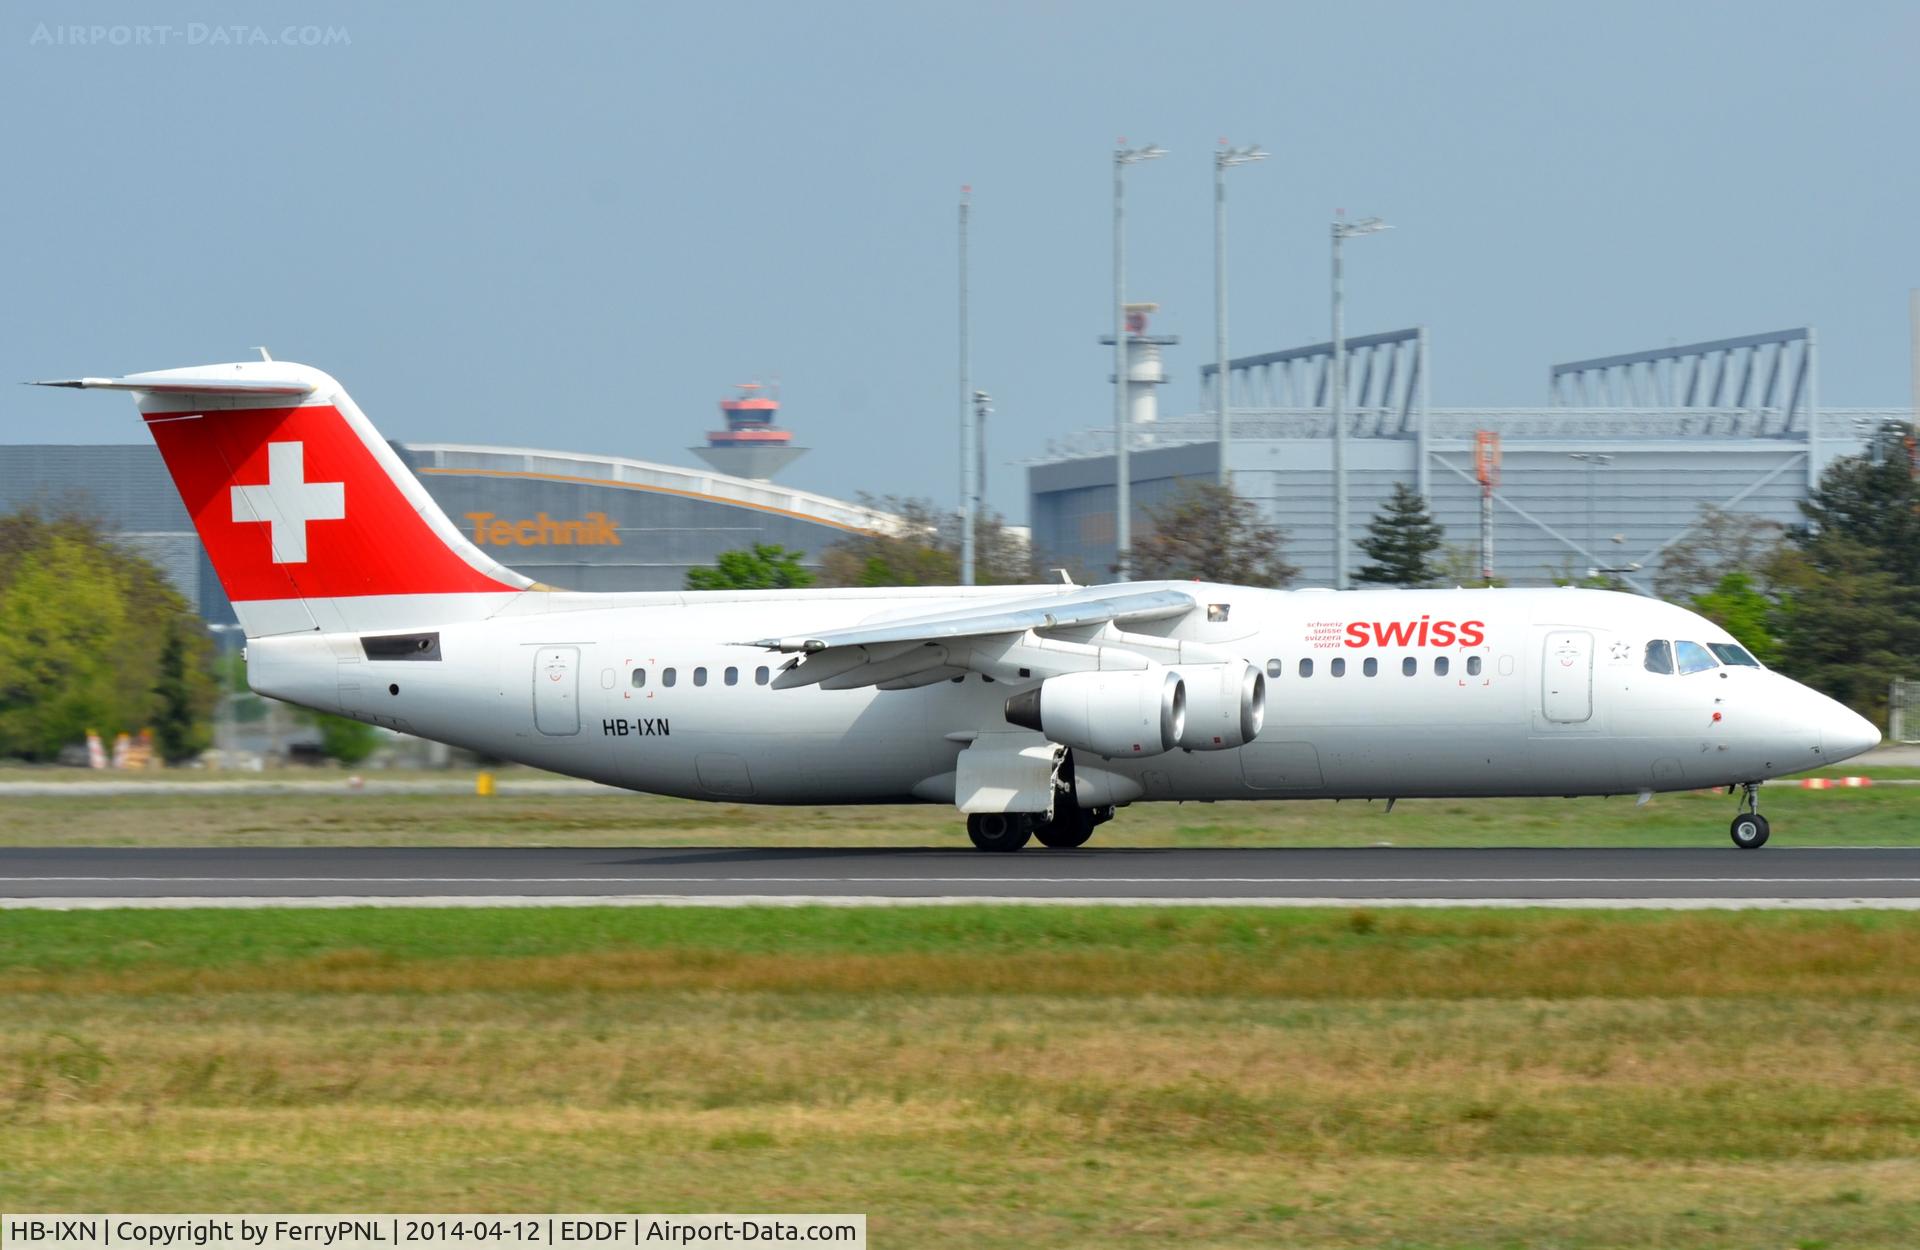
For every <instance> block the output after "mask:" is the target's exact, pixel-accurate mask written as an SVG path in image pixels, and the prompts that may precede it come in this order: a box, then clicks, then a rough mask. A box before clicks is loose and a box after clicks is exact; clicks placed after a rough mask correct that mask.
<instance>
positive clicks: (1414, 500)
mask: <svg viewBox="0 0 1920 1250" xmlns="http://www.w3.org/2000/svg"><path fill="white" fill-rule="evenodd" d="M1444 532H1445V531H1443V530H1442V529H1441V527H1440V525H1439V523H1438V522H1436V521H1435V520H1434V519H1433V517H1432V516H1430V515H1429V514H1428V513H1427V501H1426V500H1425V499H1422V498H1421V497H1420V495H1419V493H1418V492H1417V491H1415V490H1414V489H1413V488H1412V487H1410V486H1408V485H1407V484H1406V483H1405V482H1395V483H1394V484H1393V495H1392V497H1391V498H1389V499H1388V500H1387V502H1386V504H1385V505H1384V506H1383V507H1382V508H1381V509H1380V511H1379V512H1378V513H1376V514H1375V515H1374V518H1373V520H1371V521H1369V522H1368V523H1367V536H1366V537H1365V538H1363V539H1361V540H1360V550H1362V551H1364V552H1366V553H1367V558H1368V559H1369V560H1370V561H1372V563H1370V564H1368V565H1366V566H1365V567H1363V568H1362V569H1361V570H1360V571H1359V572H1358V573H1355V574H1354V575H1353V576H1354V580H1355V581H1358V582H1368V583H1371V584H1373V585H1376V586H1425V585H1428V584H1430V583H1431V582H1432V581H1433V580H1434V577H1435V574H1436V572H1437V570H1436V569H1435V568H1434V562H1433V553H1434V552H1436V551H1438V550H1440V546H1441V543H1442V535H1443V533H1444Z"/></svg>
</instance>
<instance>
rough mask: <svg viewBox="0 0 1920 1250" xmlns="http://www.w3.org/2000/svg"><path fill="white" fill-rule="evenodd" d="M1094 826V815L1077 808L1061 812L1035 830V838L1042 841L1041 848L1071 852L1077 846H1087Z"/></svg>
mask: <svg viewBox="0 0 1920 1250" xmlns="http://www.w3.org/2000/svg"><path fill="white" fill-rule="evenodd" d="M1094 824H1095V821H1094V819H1093V813H1091V812H1086V811H1082V810H1081V809H1080V808H1077V807H1076V808H1073V809H1071V810H1069V811H1063V812H1061V813H1060V814H1059V815H1057V816H1055V817H1054V818H1053V819H1052V820H1050V821H1048V822H1047V823H1046V824H1044V825H1041V826H1040V827H1039V828H1038V829H1035V830H1034V831H1033V836H1034V837H1036V838H1038V839H1040V845H1041V846H1049V847H1052V848H1053V849H1055V850H1057V851H1069V850H1072V849H1073V848H1074V847H1076V846H1085V845H1086V844H1087V839H1088V838H1091V837H1092V836H1093V826H1094Z"/></svg>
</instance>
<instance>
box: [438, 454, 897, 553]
mask: <svg viewBox="0 0 1920 1250" xmlns="http://www.w3.org/2000/svg"><path fill="white" fill-rule="evenodd" d="M404 446H405V448H406V451H407V453H408V454H409V455H410V456H412V457H413V460H414V466H413V467H414V471H415V472H417V473H419V474H420V475H421V476H423V477H425V478H427V479H429V480H431V479H432V478H434V477H436V476H449V475H457V476H462V477H498V478H519V479H523V480H529V481H545V482H565V483H572V484H574V485H579V486H601V487H613V488H616V489H621V490H636V491H651V492H654V493H657V494H665V495H677V496H680V497H682V498H691V499H703V500H706V501H708V502H711V503H717V504H726V505H729V506H731V507H736V508H751V509H754V510H756V511H759V512H770V513H777V514H779V515H781V516H787V517H794V518H797V519H799V520H803V521H811V522H813V523H815V524H817V525H827V526H831V527H833V528H835V529H842V530H847V531H853V532H877V533H894V532H897V530H898V527H899V525H900V518H899V517H897V516H895V515H894V514H893V513H891V512H882V511H880V510H879V509H877V508H868V507H865V506H863V505H860V504H855V503H848V502H847V501H846V500H844V499H834V498H832V497H831V496H827V495H816V494H814V493H813V492H812V491H804V490H795V489H794V488H793V487H790V486H776V485H774V484H773V483H771V482H761V481H752V480H749V479H747V478H743V477H730V476H728V475H727V474H724V473H715V472H712V471H711V470H702V469H689V468H684V467H681V466H678V465H671V464H658V463H655V462H653V461H650V460H634V459H629V458H628V457H625V456H588V455H581V454H579V453H576V452H564V451H541V450H538V449H535V448H528V447H487V446H481V445H478V444H471V443H406V444H404Z"/></svg>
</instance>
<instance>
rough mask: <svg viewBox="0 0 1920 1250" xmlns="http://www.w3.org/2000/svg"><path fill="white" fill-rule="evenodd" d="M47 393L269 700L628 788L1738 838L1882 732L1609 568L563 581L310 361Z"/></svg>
mask: <svg viewBox="0 0 1920 1250" xmlns="http://www.w3.org/2000/svg"><path fill="white" fill-rule="evenodd" d="M262 355H263V356H264V355H265V353H262ZM38 385H46V386H62V387H73V388H79V389H99V390H117V391H128V392H131V393H132V394H133V395H134V397H135V399H136V402H137V406H138V409H139V412H140V415H141V418H142V420H143V422H144V423H145V425H146V427H147V429H148V430H149V431H150V432H151V433H152V435H153V438H154V441H155V442H156V443H157V444H158V445H159V449H160V452H161V455H162V457H163V458H164V460H165V461H166V465H167V468H168V470H169V471H170V473H171V474H172V477H173V480H174V483H175V485H176V486H177V487H178V489H179V491H180V495H181V498H182V500H183V501H184V502H185V504H186V507H187V511H188V512H189V513H190V514H191V515H192V517H193V522H194V525H195V527H196V529H197V530H198V532H199V535H200V538H201V541H202V542H203V543H204V544H205V547H206V550H207V554H208V556H209V557H210V558H211V560H212V563H213V567H214V570H215V572H216V573H217V574H218V575H219V578H220V581H221V584H222V585H223V586H224V587H225V588H226V592H227V595H228V596H229V598H231V600H232V601H233V606H234V611H235V613H236V615H237V617H238V619H239V622H240V624H241V626H242V627H243V629H244V631H245V635H246V639H247V644H246V652H245V654H246V665H247V679H248V682H249V684H250V685H251V686H252V688H253V689H254V690H255V691H256V692H258V693H260V694H263V695H268V696H271V697H273V698H276V699H282V700H285V701H286V702H289V703H294V704H298V705H300V706H302V707H308V708H313V709H315V710H318V711H322V712H331V713H337V714H339V715H342V716H349V717H353V718H354V719H357V720H361V721H365V722H368V723H371V724H375V725H383V726H386V727H388V728H391V729H394V730H399V731H402V732H405V733H410V734H416V735H419V736H421V737H424V738H430V739H433V740H435V741H439V742H445V743H449V744H451V745H454V746H457V747H464V748H467V749H469V750H472V751H476V752H480V753H482V754H485V755H489V756H493V757H497V758H500V759H505V760H513V761H518V762H521V763H525V764H530V765H533V766H535V767H538V768H544V769H549V770H552V771H554V772H558V773H565V774H569V775H572V776H575V777H584V778H589V779H591V780H594V781H599V782H604V783H607V784H610V785H614V786H620V787H624V788H627V789H630V790H637V791H644V792H648V793H654V794H666V795H678V796H681V797H684V798H690V799H707V800H717V801H725V802H730V803H766V804H862V803H916V802H917V803H938V804H951V805H953V806H954V807H956V808H957V809H958V811H959V812H960V813H961V814H963V815H964V816H965V818H966V828H967V833H968V835H969V837H970V839H971V841H972V842H973V844H974V846H976V847H978V848H980V849H981V850H983V851H1001V852H1004V851H1015V850H1019V849H1020V848H1022V847H1024V846H1026V845H1027V844H1028V842H1029V841H1031V840H1035V839H1037V840H1038V841H1039V842H1040V843H1041V844H1042V845H1043V846H1047V847H1051V848H1059V849H1065V848H1071V847H1078V846H1081V845H1083V844H1084V843H1085V842H1086V841H1087V840H1088V839H1089V837H1091V835H1092V834H1093V832H1094V830H1095V828H1096V827H1097V826H1098V825H1100V824H1101V823H1103V822H1104V821H1106V820H1108V819H1111V818H1112V817H1113V815H1114V813H1115V812H1116V811H1117V810H1118V809H1120V808H1123V807H1127V806H1129V805H1131V804H1134V803H1143V802H1191V801H1201V802H1210V801H1221V800H1257V799H1386V800H1388V801H1389V806H1391V803H1392V802H1393V801H1396V800H1399V799H1406V798H1467V797H1498V796H1527V795H1562V796H1567V797H1576V796H1585V795H1624V794H1636V795H1639V796H1640V797H1641V798H1642V799H1643V800H1644V799H1645V798H1646V797H1648V796H1650V795H1651V794H1653V793H1655V792H1659V791H1672V790H1699V789H1705V788H1709V787H1715V788H1717V787H1722V786H1724V787H1726V788H1727V791H1728V793H1729V795H1731V794H1732V793H1733V792H1734V791H1735V790H1738V791H1740V792H1741V795H1742V797H1741V799H1740V800H1739V804H1738V810H1737V813H1736V815H1735V817H1734V819H1733V822H1732V825H1731V829H1730V832H1731V836H1732V839H1733V842H1734V845H1735V846H1737V847H1740V848H1742V849H1748V850H1751V849H1754V848H1757V847H1760V846H1762V845H1764V844H1765V843H1766V841H1767V839H1768V836H1769V832H1770V830H1769V826H1768V822H1767V820H1766V818H1765V817H1763V816H1762V815H1761V814H1760V811H1759V785H1760V783H1761V782H1762V781H1764V780H1767V779H1769V778H1774V777H1779V776H1782V775H1785V774H1789V773H1795V772H1800V771H1802V770H1805V769H1809V768H1814V767H1818V766H1822V765H1828V764H1834V763H1837V762H1839V761H1841V760H1844V759H1847V758H1849V757H1851V756H1854V755H1857V754H1859V753H1860V752H1862V751H1865V750H1867V749H1868V748H1870V747H1872V746H1875V745H1877V744H1878V743H1879V741H1880V735H1879V733H1878V731H1877V730H1876V729H1875V728H1874V726H1873V725H1872V724H1871V723H1870V722H1869V721H1867V720H1866V719H1865V718H1864V717H1861V716H1858V715H1856V714H1855V713H1854V712H1852V711H1851V710H1849V709H1848V708H1846V707H1844V706H1842V705H1841V704H1839V703H1837V702H1835V701H1834V700H1832V699H1830V698H1827V697H1826V696H1825V695H1822V694H1819V693H1817V692H1816V691H1813V690H1810V689H1808V688H1807V687H1805V686H1802V685H1800V684H1799V683H1797V682H1795V681H1792V680H1791V679H1789V678H1787V677H1784V676H1782V675H1781V674H1779V673H1775V672H1772V671H1770V670H1769V669H1767V668H1766V667H1764V666H1763V665H1761V664H1760V663H1758V662H1757V661H1756V660H1755V659H1754V658H1753V656H1752V654H1751V653H1750V652H1748V651H1747V650H1746V649H1745V648H1744V647H1742V646H1741V645H1740V644H1739V643H1738V642H1737V641H1736V640H1735V639H1734V638H1733V637H1732V636H1731V635H1730V634H1728V633H1727V632H1726V631H1725V630H1724V629H1721V628H1720V627H1719V626H1718V625H1715V624H1714V623H1712V622H1711V621H1709V620H1707V619H1705V618H1704V617H1702V616H1699V615H1697V614H1695V613H1693V612H1690V611H1687V610H1685V609H1683V608H1679V607H1675V606H1673V605H1671V604H1667V603H1662V602H1659V601H1657V600H1653V599H1648V598H1642V597H1639V596H1635V595H1628V594H1620V593H1614V592H1610V591H1600V590H1588V589H1472V590H1460V589H1455V590H1358V591H1328V590H1271V589H1255V588H1251V587H1246V586H1233V585H1224V584H1219V583H1213V582H1200V581H1192V582H1180V581H1149V582H1126V583H1119V584H1113V585H1102V586H1075V585H1072V584H1063V585H1032V586H970V587H938V588H930V587H907V588H876V589H864V588H860V589H804V590H781V591H738V592H735V591H707V592H686V593H678V592H629V593H617V594H591V593H574V592H569V591H565V590H557V589H555V588H553V587H550V586H546V585H540V584H537V583H535V582H533V581H531V580H530V579H528V578H527V577H525V576H522V575H521V574H519V573H516V572H514V571H513V570H511V569H509V568H506V567H505V566H503V565H501V564H499V563H498V562H496V561H495V560H493V559H492V558H491V557H489V556H488V555H487V554H486V553H485V552H483V551H481V550H480V549H479V548H478V547H476V546H474V545H473V544H472V543H471V542H469V541H468V539H467V537H466V535H465V534H464V533H463V532H462V531H461V530H460V529H459V528H457V527H456V526H455V525H454V524H453V523H452V522H451V521H450V520H449V519H448V518H447V516H446V515H445V514H444V513H443V512H442V511H441V510H440V508H439V507H438V506H437V505H436V504H435V503H434V501H433V499H432V497H431V496H429V495H428V494H427V492H426V490H425V489H424V488H423V487H422V486H421V485H420V483H419V481H418V480H417V479H416V478H415V477H414V475H413V474H412V473H411V472H410V471H409V470H408V469H407V467H406V466H405V464H404V463H403V462H402V461H401V459H400V457H399V456H398V455H397V454H396V453H395V452H394V450H393V449H392V448H391V447H390V446H389V445H388V444H387V443H386V442H385V440H383V439H382V438H381V437H380V435H379V434H378V433H377V432H376V431H375V430H374V427H373V425H372V423H371V422H370V421H368V420H367V418H366V416H365V415H364V414H363V413H362V412H361V411H360V409H359V407H358V406H356V405H355V403H354V402H353V400H352V398H350V397H349V396H348V394H347V393H346V391H345V390H344V389H342V388H341V386H340V384H339V383H338V382H336V381H335V380H334V379H333V378H331V377H329V376H328V375H327V374H325V373H323V372H321V371H320V370H318V369H315V368H311V367H308V366H305V365H298V364H293V363H290V362H282V361H273V360H268V359H263V360H260V361H243V362H238V363H230V364H220V365H207V366H198V367H193V368H185V369H170V370H162V371H158V372H152V373H140V374H133V375H130V376H126V377H120V378H78V379H71V380H64V381H50V382H44V383H38Z"/></svg>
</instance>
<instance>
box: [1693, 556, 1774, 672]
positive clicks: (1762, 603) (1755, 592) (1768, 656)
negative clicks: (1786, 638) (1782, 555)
mask: <svg viewBox="0 0 1920 1250" xmlns="http://www.w3.org/2000/svg"><path fill="white" fill-rule="evenodd" d="M1755 580H1756V579H1755V577H1754V575H1753V574H1751V573H1746V572H1742V571H1740V570H1738V569H1732V570H1729V571H1727V572H1725V573H1723V574H1721V575H1720V580H1719V581H1718V582H1717V583H1715V585H1714V587H1713V589H1712V590H1709V591H1707V592H1705V593H1704V594H1698V595H1695V596H1693V598H1692V599H1691V600H1690V601H1689V602H1691V604H1692V605H1693V610H1694V611H1695V612H1698V613H1699V614H1700V615H1702V616H1704V617H1706V618H1707V619H1708V620H1710V621H1712V622H1713V623H1714V624H1716V625H1718V626H1719V627H1720V628H1722V629H1724V630H1726V631H1727V632H1728V633H1729V634H1732V635H1733V637H1734V640H1735V641H1737V642H1738V643H1739V644H1740V645H1741V646H1743V647H1745V648H1746V649H1747V650H1748V651H1751V652H1752V653H1753V657H1754V658H1755V659H1756V660H1759V661H1760V662H1761V663H1762V664H1765V665H1768V666H1769V667H1771V666H1772V665H1773V664H1774V663H1775V662H1777V661H1778V659H1779V657H1780V644H1779V642H1778V641H1777V640H1775V638H1774V636H1773V630H1772V628H1771V626H1770V623H1769V622H1770V618H1771V617H1772V616H1773V612H1774V605H1773V601H1772V600H1771V599H1769V598H1767V596H1766V595H1764V594H1762V593H1761V592H1760V590H1759V588H1758V587H1757V585H1756V584H1755Z"/></svg>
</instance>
